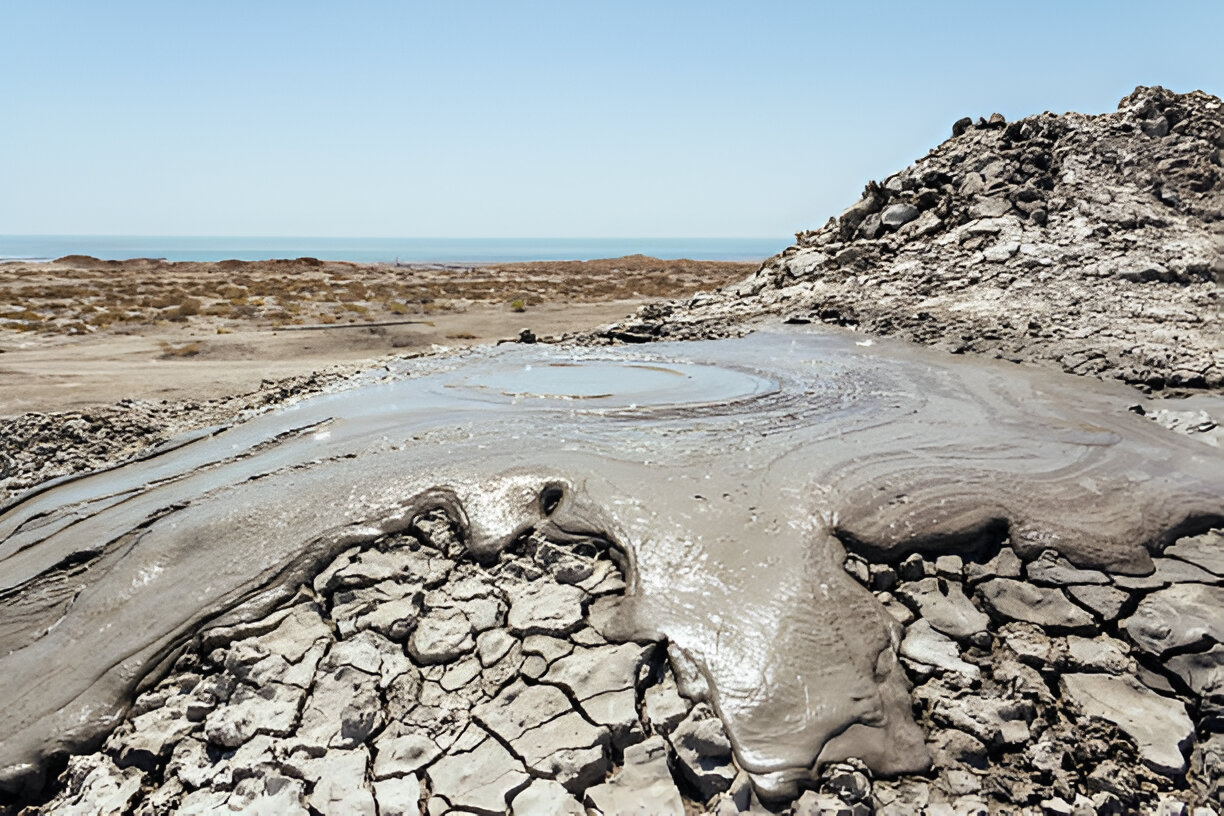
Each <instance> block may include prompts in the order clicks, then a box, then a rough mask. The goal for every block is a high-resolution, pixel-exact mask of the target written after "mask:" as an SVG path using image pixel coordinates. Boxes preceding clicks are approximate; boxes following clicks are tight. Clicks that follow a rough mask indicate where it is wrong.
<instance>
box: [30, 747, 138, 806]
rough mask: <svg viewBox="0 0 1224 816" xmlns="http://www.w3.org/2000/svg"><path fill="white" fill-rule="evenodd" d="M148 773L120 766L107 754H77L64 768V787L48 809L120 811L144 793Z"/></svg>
mask: <svg viewBox="0 0 1224 816" xmlns="http://www.w3.org/2000/svg"><path fill="white" fill-rule="evenodd" d="M143 777H144V775H143V774H141V772H140V771H139V770H138V769H136V768H122V769H121V768H119V767H118V766H116V765H115V762H114V760H112V759H111V758H110V757H109V756H107V755H106V754H92V755H87V756H74V757H70V758H69V759H68V768H67V770H65V771H64V774H63V777H62V778H63V779H64V780H65V782H66V784H65V787H64V790H63V791H62V792H61V793H60V795H59V796H57V797H56V798H55V799H53V800H52V801H51V803H50V804H49V805H48V807H47V811H46V812H48V813H51V812H54V813H66V814H73V816H76V814H80V816H85V814H120V813H127V812H128V808H129V807H130V806H131V805H132V804H133V803H134V801H135V800H136V797H137V796H138V795H139V794H140V790H141V787H142V782H143Z"/></svg>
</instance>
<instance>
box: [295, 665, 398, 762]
mask: <svg viewBox="0 0 1224 816" xmlns="http://www.w3.org/2000/svg"><path fill="white" fill-rule="evenodd" d="M378 679H379V676H378V675H376V674H370V673H368V672H364V671H360V670H358V669H355V668H353V667H352V666H348V665H342V666H339V667H337V668H335V669H333V670H332V671H330V672H323V671H321V672H320V673H319V676H318V677H317V679H316V681H315V685H314V688H313V689H311V694H310V698H309V699H308V700H307V701H306V704H305V706H304V707H303V708H302V717H301V726H300V727H299V728H298V729H297V736H298V737H299V738H301V739H303V740H307V741H310V742H313V743H314V744H316V745H328V746H331V747H333V748H354V747H356V746H357V745H359V744H361V743H363V742H365V740H366V738H368V737H369V736H370V735H371V734H373V733H374V732H375V731H376V730H377V729H378V728H380V727H381V726H382V723H383V714H382V701H381V698H380V696H379V693H378Z"/></svg>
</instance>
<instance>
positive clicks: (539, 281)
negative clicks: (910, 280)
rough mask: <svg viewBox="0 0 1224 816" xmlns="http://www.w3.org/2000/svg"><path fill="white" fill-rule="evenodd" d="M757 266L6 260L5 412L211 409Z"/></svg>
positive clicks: (1, 278)
mask: <svg viewBox="0 0 1224 816" xmlns="http://www.w3.org/2000/svg"><path fill="white" fill-rule="evenodd" d="M758 267H759V264H758V263H736V262H723V261H690V260H667V261H662V260H659V259H656V258H648V257H644V256H641V255H634V256H628V257H624V258H612V259H607V260H595V261H548V262H539V263H515V264H501V265H487V266H460V265H453V264H447V265H442V264H435V265H407V266H395V265H391V264H356V263H347V262H336V261H318V260H315V259H313V258H298V259H296V260H274V261H258V262H244V261H221V262H218V263H171V262H167V261H160V260H150V259H136V260H129V261H101V260H98V259H96V258H91V257H85V256H69V257H65V258H60V259H58V260H56V261H54V262H52V263H24V262H9V263H2V264H0V293H2V294H0V416H12V415H14V414H19V413H23V412H26V411H65V410H77V409H81V408H86V407H89V406H94V405H100V404H112V403H115V402H118V401H120V400H124V399H140V400H162V399H165V400H172V401H182V400H207V399H214V398H217V397H222V396H231V395H234V394H240V393H246V392H249V391H252V390H254V389H257V388H258V387H259V385H260V383H261V382H262V381H263V380H266V379H267V380H280V379H284V378H287V377H294V376H302V375H307V374H309V373H311V372H315V371H319V370H323V369H327V368H329V367H332V366H337V365H338V366H351V365H354V364H356V363H358V362H359V361H367V362H368V361H369V360H371V359H374V358H378V357H381V356H385V355H389V354H407V353H413V352H420V351H428V350H431V349H432V348H434V347H436V346H447V347H461V346H467V345H473V344H479V343H494V342H497V341H499V340H507V339H517V338H518V337H519V333H520V332H521V330H522V329H524V328H529V329H530V330H531V331H532V332H534V333H535V334H537V335H539V336H540V337H547V336H551V335H557V334H562V333H566V332H574V331H581V330H586V329H591V328H594V327H596V326H598V325H600V324H603V323H609V322H611V321H614V320H618V319H620V318H623V317H624V316H625V315H626V314H628V313H630V312H631V311H633V310H634V309H635V308H637V307H638V306H640V305H641V304H643V303H644V302H647V301H650V300H654V299H657V298H660V297H669V298H675V297H684V296H687V295H691V294H693V293H695V292H697V291H699V290H711V289H716V288H719V287H721V286H723V285H725V284H727V283H731V282H733V281H736V280H740V279H742V278H745V277H746V276H748V275H749V274H751V273H752V272H754V271H755V270H756V269H757V268H758Z"/></svg>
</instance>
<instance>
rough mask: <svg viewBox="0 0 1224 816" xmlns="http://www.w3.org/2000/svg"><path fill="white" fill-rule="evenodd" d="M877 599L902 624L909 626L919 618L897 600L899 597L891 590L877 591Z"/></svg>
mask: <svg viewBox="0 0 1224 816" xmlns="http://www.w3.org/2000/svg"><path fill="white" fill-rule="evenodd" d="M876 600H877V601H879V602H880V605H881V606H883V607H884V610H885V611H886V612H888V614H889V615H891V616H892V618H893V620H895V621H896V622H897V623H899V624H901V625H902V626H909V625H910V624H911V623H913V622H914V620H915V619H916V618H917V616H916V615H914V613H913V612H912V611H910V608H909V607H908V606H906V605H905V604H903V603H901V602H900V601H898V600H897V597H896V596H895V595H893V594H892V593H891V592H879V593H876Z"/></svg>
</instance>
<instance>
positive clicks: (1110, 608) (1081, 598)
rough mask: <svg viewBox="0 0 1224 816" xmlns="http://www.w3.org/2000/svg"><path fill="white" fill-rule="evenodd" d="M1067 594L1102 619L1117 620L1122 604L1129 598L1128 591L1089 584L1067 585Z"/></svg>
mask: <svg viewBox="0 0 1224 816" xmlns="http://www.w3.org/2000/svg"><path fill="white" fill-rule="evenodd" d="M1067 594H1068V595H1070V596H1071V597H1072V598H1074V599H1075V601H1076V602H1077V603H1079V604H1080V605H1081V606H1085V607H1087V608H1088V609H1090V610H1091V611H1092V612H1094V613H1095V614H1096V616H1097V617H1099V618H1100V619H1101V620H1103V621H1113V620H1117V618H1118V613H1119V612H1121V611H1122V605H1123V604H1125V603H1126V601H1127V600H1128V599H1129V598H1130V593H1128V592H1124V591H1123V590H1121V589H1118V588H1116V587H1111V586H1094V585H1091V584H1087V585H1081V586H1070V587H1067Z"/></svg>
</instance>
